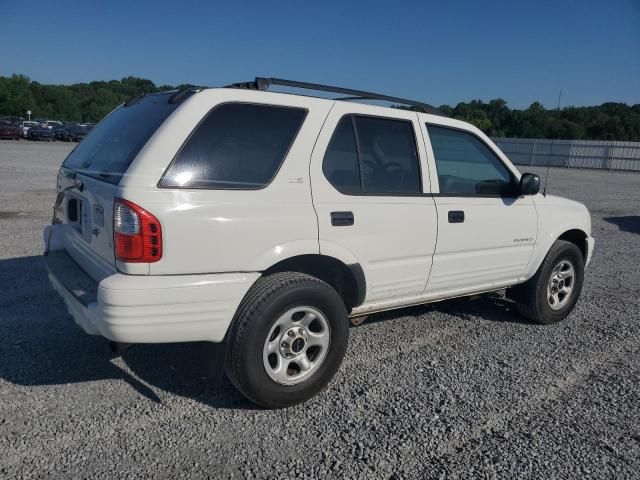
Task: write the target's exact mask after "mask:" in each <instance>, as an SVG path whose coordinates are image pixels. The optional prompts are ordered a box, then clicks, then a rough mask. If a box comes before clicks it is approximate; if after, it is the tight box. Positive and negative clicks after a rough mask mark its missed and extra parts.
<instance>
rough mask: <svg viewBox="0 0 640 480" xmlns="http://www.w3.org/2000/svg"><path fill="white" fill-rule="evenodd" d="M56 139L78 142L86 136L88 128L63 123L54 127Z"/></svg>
mask: <svg viewBox="0 0 640 480" xmlns="http://www.w3.org/2000/svg"><path fill="white" fill-rule="evenodd" d="M54 132H55V135H56V139H57V140H64V141H65V142H79V141H81V140H82V139H83V138H84V137H86V136H87V134H88V133H89V130H88V129H87V127H84V126H82V125H65V126H63V127H60V128H56V129H54Z"/></svg>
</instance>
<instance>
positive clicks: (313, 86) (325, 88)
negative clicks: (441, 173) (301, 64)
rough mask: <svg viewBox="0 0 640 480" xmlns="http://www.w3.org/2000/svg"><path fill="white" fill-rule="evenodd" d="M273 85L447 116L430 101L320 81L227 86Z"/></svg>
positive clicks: (271, 80)
mask: <svg viewBox="0 0 640 480" xmlns="http://www.w3.org/2000/svg"><path fill="white" fill-rule="evenodd" d="M271 85H281V86H283V87H293V88H302V89H305V90H315V91H318V92H332V93H341V94H343V95H349V96H348V97H343V98H336V99H335V100H385V101H387V102H391V103H400V104H403V105H410V106H412V107H417V108H419V109H421V110H422V111H423V112H424V113H430V114H432V115H440V116H442V117H446V115H445V114H444V113H442V112H441V111H440V110H438V109H437V108H436V107H434V106H433V105H429V104H428V103H422V102H417V101H415V100H408V99H406V98H400V97H390V96H389V95H381V94H379V93H372V92H365V91H362V90H353V89H351V88H342V87H331V86H329V85H320V84H318V83H307V82H297V81H295V80H285V79H282V78H265V77H256V79H255V80H254V81H253V82H241V83H232V84H231V85H227V87H226V88H244V89H247V90H262V91H266V90H268V89H269V87H270V86H271Z"/></svg>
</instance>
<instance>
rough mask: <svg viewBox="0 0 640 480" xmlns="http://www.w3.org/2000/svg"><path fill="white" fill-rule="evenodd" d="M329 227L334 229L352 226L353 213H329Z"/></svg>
mask: <svg viewBox="0 0 640 480" xmlns="http://www.w3.org/2000/svg"><path fill="white" fill-rule="evenodd" d="M331 225H333V226H334V227H348V226H349V225H353V212H331Z"/></svg>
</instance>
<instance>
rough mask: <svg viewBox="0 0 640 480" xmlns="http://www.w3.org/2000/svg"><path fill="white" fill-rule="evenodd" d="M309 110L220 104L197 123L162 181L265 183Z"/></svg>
mask: <svg viewBox="0 0 640 480" xmlns="http://www.w3.org/2000/svg"><path fill="white" fill-rule="evenodd" d="M306 115H307V111H306V110H304V109H301V108H291V107H281V106H275V105H258V104H247V103H227V104H223V105H220V106H218V107H216V108H214V109H213V110H212V111H211V112H209V114H208V115H207V116H206V117H205V119H204V120H203V121H202V122H201V123H200V125H198V126H197V127H196V129H195V131H194V132H193V133H192V134H191V136H190V137H189V139H188V140H187V142H186V143H185V144H184V146H183V147H182V149H181V150H180V152H179V153H178V155H177V156H176V158H175V159H174V161H173V163H172V164H171V165H170V166H169V168H168V169H167V171H166V173H165V175H164V177H163V178H162V180H161V181H160V186H161V187H182V188H209V189H257V188H262V187H264V186H265V185H267V184H268V183H270V182H271V180H272V179H273V177H274V176H275V175H276V173H277V171H278V169H279V168H280V165H281V164H282V162H283V161H284V158H285V157H286V155H287V152H288V151H289V148H290V147H291V144H292V143H293V141H294V139H295V138H296V135H297V133H298V130H299V129H300V126H301V125H302V122H303V121H304V118H305V116H306Z"/></svg>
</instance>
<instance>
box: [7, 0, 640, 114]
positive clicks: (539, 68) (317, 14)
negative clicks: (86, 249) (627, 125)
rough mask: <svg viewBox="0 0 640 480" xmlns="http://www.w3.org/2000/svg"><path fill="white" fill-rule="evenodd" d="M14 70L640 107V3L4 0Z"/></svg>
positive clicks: (68, 78) (45, 77) (521, 104)
mask: <svg viewBox="0 0 640 480" xmlns="http://www.w3.org/2000/svg"><path fill="white" fill-rule="evenodd" d="M0 36H1V37H2V38H3V39H4V41H3V46H2V48H0V75H11V74H13V73H20V74H24V75H27V76H28V77H30V78H31V79H32V80H37V81H39V82H41V83H56V84H70V83H76V82H89V81H93V80H112V79H120V78H122V77H126V76H130V75H132V76H137V77H143V78H148V79H150V80H152V81H153V82H155V83H156V84H157V85H161V84H170V85H178V84H184V83H189V84H195V85H208V86H216V85H226V84H229V83H232V82H238V81H248V80H252V79H253V78H254V77H256V76H270V77H281V78H288V79H294V80H301V81H307V82H313V83H324V84H328V85H338V86H343V87H350V88H356V89H361V90H369V91H375V92H379V93H385V94H388V95H395V96H400V97H405V98H413V99H416V100H421V101H424V102H426V103H431V104H434V105H442V104H448V105H455V104H457V103H458V102H462V101H470V100H473V99H480V100H484V101H488V100H490V99H493V98H498V97H500V98H504V99H505V100H506V101H507V102H508V104H509V106H511V107H512V108H526V107H527V106H529V105H530V104H531V103H532V102H534V101H540V102H541V103H542V104H543V105H544V106H545V107H547V108H555V106H556V102H557V99H558V93H559V91H560V90H562V106H570V105H575V106H582V105H598V104H601V103H603V102H608V101H613V102H625V103H629V104H635V103H640V0H600V1H588V0H582V1H577V0H576V1H570V0H555V1H547V0H535V1H534V0H530V1H522V0H511V1H502V0H495V1H478V0H475V1H472V0H469V1H462V0H458V1H449V2H447V1H443V0H438V1H426V0H423V1H413V0H406V1H402V0H395V1H385V2H379V1H375V0H369V1H349V0H342V1H339V2H332V1H328V0H327V1H323V2H305V1H304V0H298V1H278V0H270V1H261V2H257V1H255V2H247V1H228V0H227V1H224V2H215V1H206V2H205V1H202V2H197V1H191V0H184V1H175V0H174V1H172V2H167V1H164V0H156V1H153V2H152V1H148V2H147V1H142V0H129V1H126V2H125V1H121V0H109V1H95V0H83V1H75V0H73V1H72V0H69V1H63V0H59V1H53V0H47V1H40V0H30V1H28V2H20V1H15V0H0Z"/></svg>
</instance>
